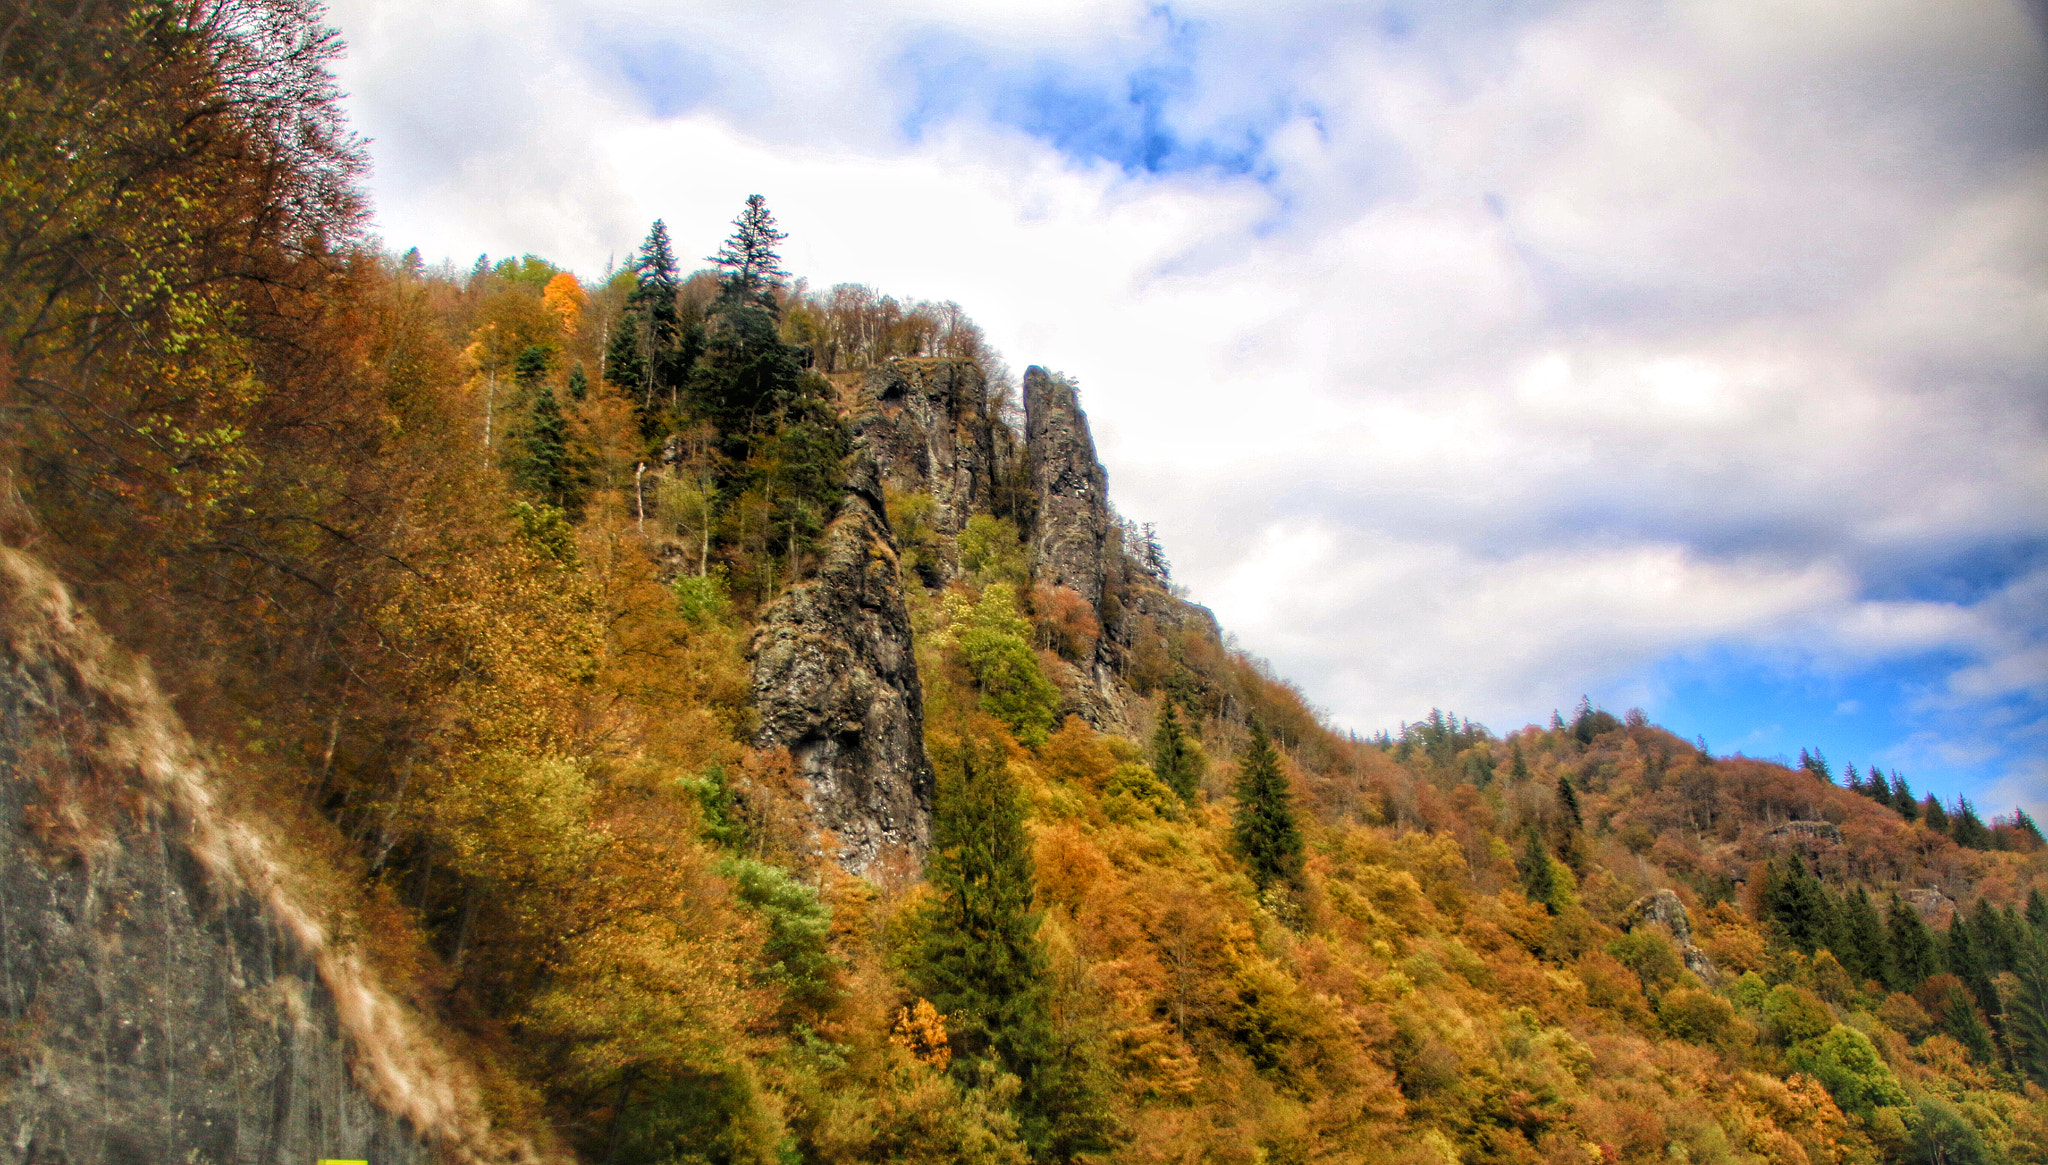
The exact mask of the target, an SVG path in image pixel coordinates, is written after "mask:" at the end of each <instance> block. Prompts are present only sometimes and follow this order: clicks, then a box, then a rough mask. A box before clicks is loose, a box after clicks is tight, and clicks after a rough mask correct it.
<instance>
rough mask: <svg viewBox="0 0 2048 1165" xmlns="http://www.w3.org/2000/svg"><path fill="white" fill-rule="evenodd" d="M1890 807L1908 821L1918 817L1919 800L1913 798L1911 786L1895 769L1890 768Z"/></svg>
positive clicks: (1915, 819)
mask: <svg viewBox="0 0 2048 1165" xmlns="http://www.w3.org/2000/svg"><path fill="white" fill-rule="evenodd" d="M1892 808H1893V809H1896V810H1898V814H1899V816H1901V817H1903V818H1905V819H1906V820H1908V821H1918V820H1919V819H1920V802H1918V801H1916V800H1914V799H1913V786H1911V785H1908V784H1907V783H1906V778H1904V777H1902V776H1900V775H1899V771H1898V770H1897V769H1893V770H1892Z"/></svg>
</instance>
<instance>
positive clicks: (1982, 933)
mask: <svg viewBox="0 0 2048 1165" xmlns="http://www.w3.org/2000/svg"><path fill="white" fill-rule="evenodd" d="M1961 923H1962V916H1961V915H1960V914H1958V915H1957V919H1956V924H1957V925H1961ZM2014 938H2015V936H2013V935H2010V934H2008V933H2006V929H2005V917H2004V916H2003V915H2001V914H2000V913H1999V912H1998V908H1997V907H1996V906H1993V905H1991V900H1990V899H1989V898H1979V899H1977V905H1976V906H1974V907H1972V908H1971V909H1970V941H1971V943H1972V944H1973V945H1974V946H1975V947H1976V950H1977V957H1978V958H1979V959H1980V960H1982V961H1983V964H1984V973H1985V974H1986V975H1997V974H1999V973H2001V972H2004V971H2010V970H2012V964H2013V959H2014V958H2015V957H2016V956H2017V953H2018V952H2017V950H2016V949H2015V947H2014V945H2013V944H2014Z"/></svg>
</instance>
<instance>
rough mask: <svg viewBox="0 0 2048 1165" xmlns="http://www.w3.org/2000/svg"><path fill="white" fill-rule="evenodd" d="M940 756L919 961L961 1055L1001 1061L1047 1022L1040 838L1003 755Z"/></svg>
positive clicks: (959, 751) (967, 749)
mask: <svg viewBox="0 0 2048 1165" xmlns="http://www.w3.org/2000/svg"><path fill="white" fill-rule="evenodd" d="M939 760H940V761H941V766H942V767H941V776H940V780H939V783H938V790H937V794H936V796H935V797H934V798H933V805H932V850H931V860H930V862H929V864H928V865H927V866H926V878H927V880H928V881H929V882H930V884H931V887H932V890H933V899H932V903H931V907H930V909H929V911H928V914H927V917H926V920H925V921H926V929H925V938H924V944H923V949H922V952H921V954H922V957H921V958H920V960H919V967H920V971H921V973H922V975H923V977H924V981H925V982H924V986H925V997H926V998H928V999H930V1000H931V1001H932V1005H933V1006H935V1007H937V1008H938V1009H939V1010H940V1011H942V1012H944V1013H945V1014H946V1016H947V1026H948V1029H949V1031H950V1033H951V1035H952V1038H953V1043H954V1048H955V1050H956V1051H958V1052H959V1053H961V1054H963V1055H966V1056H970V1057H972V1056H982V1055H987V1054H989V1053H990V1052H992V1051H993V1052H995V1053H996V1054H998V1055H1001V1054H1002V1053H1003V1051H1004V1049H1005V1048H1010V1047H1014V1046H1016V1045H1018V1044H1019V1043H1020V1041H1021V1042H1023V1043H1029V1042H1030V1041H1031V1040H1033V1039H1035V1038H1037V1037H1036V1035H1035V1034H1033V1033H1035V1032H1036V1029H1038V1028H1040V1027H1042V1026H1043V1024H1044V1022H1045V1015H1044V1008H1045V998H1044V978H1045V952H1044V950H1043V948H1042V945H1041V944H1040V942H1039V941H1038V924H1039V915H1038V914H1037V913H1036V912H1035V911H1033V910H1032V909H1031V894H1032V881H1031V879H1032V861H1031V842H1030V839H1029V838H1028V837H1027V836H1026V834H1025V832H1024V813H1023V809H1022V808H1021V807H1020V806H1019V804H1018V802H1017V785H1016V781H1015V780H1014V779H1013V778H1012V777H1011V775H1010V770H1009V766H1008V765H1007V764H1006V763H1005V762H1004V760H1003V758H1002V755H1001V754H1000V753H999V752H997V751H996V750H995V749H993V748H988V749H982V748H977V747H975V746H971V745H963V746H959V747H957V748H955V749H954V750H952V753H951V755H942V756H941V757H940V758H939ZM1006 1059H1007V1057H1006Z"/></svg>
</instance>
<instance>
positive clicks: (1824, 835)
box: [1765, 821, 1842, 845]
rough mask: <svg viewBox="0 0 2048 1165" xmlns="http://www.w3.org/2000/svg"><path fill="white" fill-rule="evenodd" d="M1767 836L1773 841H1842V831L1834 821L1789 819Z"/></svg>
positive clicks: (1837, 842) (1836, 842) (1838, 842)
mask: <svg viewBox="0 0 2048 1165" xmlns="http://www.w3.org/2000/svg"><path fill="white" fill-rule="evenodd" d="M1765 836H1766V837H1768V838H1770V839H1771V840H1772V841H1827V842H1834V843H1835V844H1837V845H1839V844H1840V843H1841V841H1842V831H1841V830H1840V829H1839V828H1837V827H1836V826H1835V823H1834V822H1832V821H1787V822H1786V823H1785V824H1783V825H1780V826H1779V827H1777V828H1776V829H1773V830H1771V831H1770V832H1769V833H1768V834H1765Z"/></svg>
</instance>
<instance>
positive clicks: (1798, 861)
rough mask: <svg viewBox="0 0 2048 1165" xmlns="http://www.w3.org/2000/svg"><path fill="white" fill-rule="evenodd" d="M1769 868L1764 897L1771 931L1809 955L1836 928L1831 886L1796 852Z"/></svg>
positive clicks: (1784, 941)
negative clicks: (1814, 874) (1808, 866)
mask: <svg viewBox="0 0 2048 1165" xmlns="http://www.w3.org/2000/svg"><path fill="white" fill-rule="evenodd" d="M1769 871H1770V872H1769V874H1768V878H1769V881H1768V882H1766V884H1765V887H1764V896H1763V900H1764V910H1765V913H1766V915H1767V921H1768V923H1769V926H1770V930H1771V933H1772V934H1774V935H1775V936H1776V937H1777V938H1778V940H1779V941H1780V942H1782V943H1784V944H1785V945H1787V946H1789V947H1792V948H1794V949H1796V950H1799V951H1802V952H1804V953H1806V954H1809V955H1810V954H1812V953H1813V952H1815V951H1817V950H1819V949H1821V948H1822V947H1824V946H1826V945H1827V944H1828V942H1829V940H1830V939H1831V937H1832V936H1833V935H1834V933H1835V929H1836V927H1835V909H1834V903H1833V902H1832V901H1831V896H1830V895H1829V894H1828V891H1827V887H1826V886H1823V885H1821V882H1820V879H1818V878H1816V877H1814V876H1813V871H1811V870H1809V869H1807V867H1806V860H1805V859H1804V858H1802V857H1800V856H1799V855H1798V854H1796V853H1795V854H1788V855H1786V857H1785V860H1784V863H1783V865H1782V866H1780V864H1779V863H1777V862H1772V863H1771V865H1770V867H1769Z"/></svg>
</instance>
